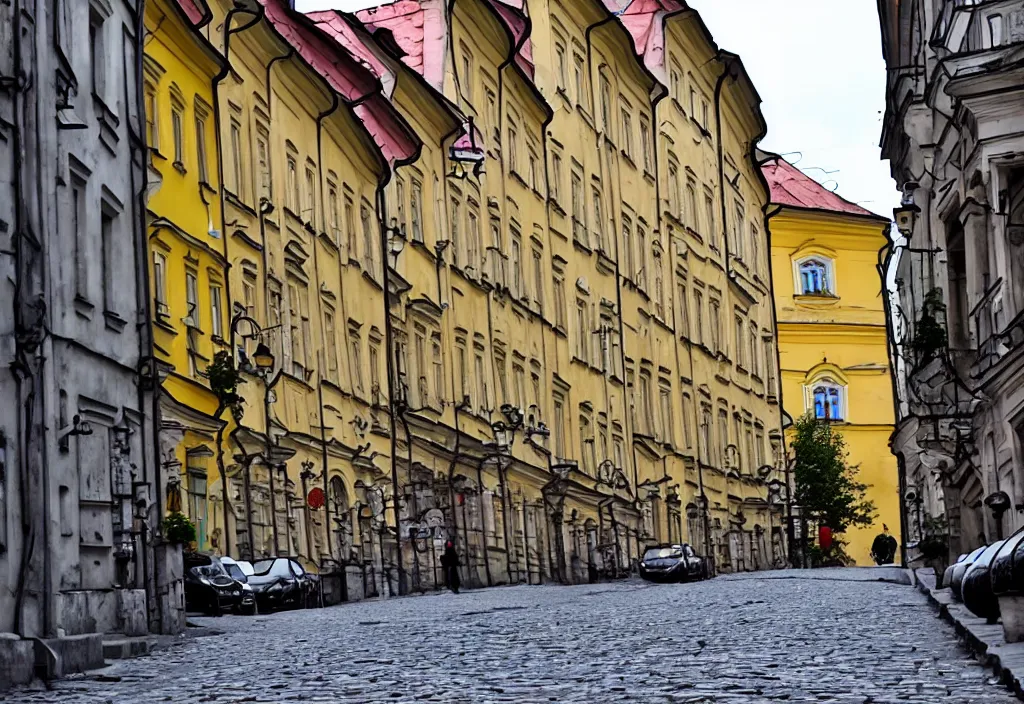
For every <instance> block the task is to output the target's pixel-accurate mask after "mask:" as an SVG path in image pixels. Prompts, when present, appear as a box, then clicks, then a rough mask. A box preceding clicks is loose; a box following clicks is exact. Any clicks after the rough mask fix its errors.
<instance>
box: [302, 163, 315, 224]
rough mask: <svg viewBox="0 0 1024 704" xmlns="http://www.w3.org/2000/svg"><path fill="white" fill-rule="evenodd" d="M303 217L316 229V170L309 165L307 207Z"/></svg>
mask: <svg viewBox="0 0 1024 704" xmlns="http://www.w3.org/2000/svg"><path fill="white" fill-rule="evenodd" d="M302 219H303V220H305V221H306V222H308V223H309V224H310V225H312V226H313V228H314V229H316V172H315V171H314V170H313V169H312V168H310V167H309V166H307V167H306V207H305V209H304V210H303V211H302Z"/></svg>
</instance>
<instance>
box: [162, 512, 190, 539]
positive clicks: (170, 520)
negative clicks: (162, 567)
mask: <svg viewBox="0 0 1024 704" xmlns="http://www.w3.org/2000/svg"><path fill="white" fill-rule="evenodd" d="M163 534H164V540H166V541H167V542H168V543H172V544H174V545H182V546H188V547H190V546H191V545H192V543H194V542H195V540H196V527H195V526H194V525H193V524H192V521H190V520H189V519H188V516H186V515H185V514H184V513H181V512H180V511H178V512H176V513H171V514H168V515H167V517H166V518H164V522H163Z"/></svg>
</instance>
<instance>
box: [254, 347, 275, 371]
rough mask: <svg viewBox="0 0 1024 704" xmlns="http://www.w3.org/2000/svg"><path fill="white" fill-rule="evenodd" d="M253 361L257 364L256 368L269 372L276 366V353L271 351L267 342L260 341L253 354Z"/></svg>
mask: <svg viewBox="0 0 1024 704" xmlns="http://www.w3.org/2000/svg"><path fill="white" fill-rule="evenodd" d="M252 361H253V362H254V363H255V364H256V369H257V370H259V371H260V372H264V373H266V372H268V371H270V370H271V369H273V368H274V353H273V352H271V351H270V348H269V347H267V345H266V343H263V342H261V343H259V344H258V345H256V352H255V354H253V356H252Z"/></svg>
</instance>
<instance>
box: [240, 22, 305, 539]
mask: <svg viewBox="0 0 1024 704" xmlns="http://www.w3.org/2000/svg"><path fill="white" fill-rule="evenodd" d="M261 7H262V6H261ZM294 55H295V49H294V48H293V47H291V46H289V48H288V53H287V54H282V55H280V56H275V57H274V58H272V59H271V60H270V61H268V62H267V72H266V79H264V83H263V85H264V86H265V87H266V93H267V97H266V101H267V112H268V114H269V116H270V117H271V118H273V112H274V107H273V105H274V104H273V100H272V98H273V96H272V95H271V90H270V85H271V80H272V79H273V70H274V64H276V63H277V62H278V61H287V60H288V59H290V58H292V57H293V56H294ZM318 127H319V125H318ZM319 137H320V133H319V130H318V131H317V138H318V139H319ZM262 210H263V209H262V208H260V213H261V215H260V234H261V235H263V236H264V237H265V236H266V231H265V230H264V225H263V217H262ZM300 218H301V216H300ZM260 255H261V259H262V264H263V319H264V320H265V321H267V322H269V318H270V308H269V306H270V304H269V302H268V300H267V298H268V297H267V274H268V272H269V269H268V264H267V243H266V242H263V249H262V251H261V252H260ZM313 257H314V259H313V269H314V275H315V274H316V271H315V270H316V243H314V244H313ZM318 290H319V287H318ZM281 339H282V349H283V348H284V343H283V340H284V337H283V336H282V338H281ZM281 365H282V366H281V368H280V369H279V370H278V372H277V374H276V375H275V377H274V383H268V382H267V381H266V379H264V381H263V385H264V389H263V399H264V401H263V429H264V433H265V434H266V439H265V442H266V445H267V452H266V456H265V458H264V460H265V462H266V464H267V472H268V476H269V478H270V482H269V488H270V528H271V534H272V535H273V537H274V553H275V554H276V553H277V552H278V550H280V547H279V546H280V543H279V542H278V530H277V492H276V491H275V489H274V471H275V470H276V469H277V467H275V466H274V464H273V463H271V462H270V443H271V425H272V424H271V422H270V390H271V388H273V386H274V385H275V384H276V382H277V380H278V379H280V376H281V372H282V371H283V370H284V360H283V359H282V360H281ZM274 445H275V447H276V446H277V442H276V441H275V442H274ZM284 501H285V538H286V541H287V544H288V545H290V544H291V541H289V540H287V538H288V532H289V531H290V527H289V525H288V513H289V508H288V473H287V470H285V499H284ZM245 515H246V520H247V521H251V516H252V496H251V494H250V493H249V492H246V494H245ZM253 537H254V536H253V534H252V532H251V531H250V533H249V546H250V553H252V552H253V551H254V550H255V544H254V542H253Z"/></svg>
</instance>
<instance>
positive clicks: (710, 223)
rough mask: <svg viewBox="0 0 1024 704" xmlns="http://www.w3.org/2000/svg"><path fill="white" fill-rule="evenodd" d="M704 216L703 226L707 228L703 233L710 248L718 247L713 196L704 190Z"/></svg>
mask: <svg viewBox="0 0 1024 704" xmlns="http://www.w3.org/2000/svg"><path fill="white" fill-rule="evenodd" d="M704 217H705V219H706V222H705V226H706V227H707V230H706V232H705V234H706V235H707V236H708V239H709V240H710V242H711V247H712V249H719V248H720V237H719V232H718V229H717V228H716V227H715V198H714V196H713V195H712V194H711V192H710V191H707V190H705V191H704Z"/></svg>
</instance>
